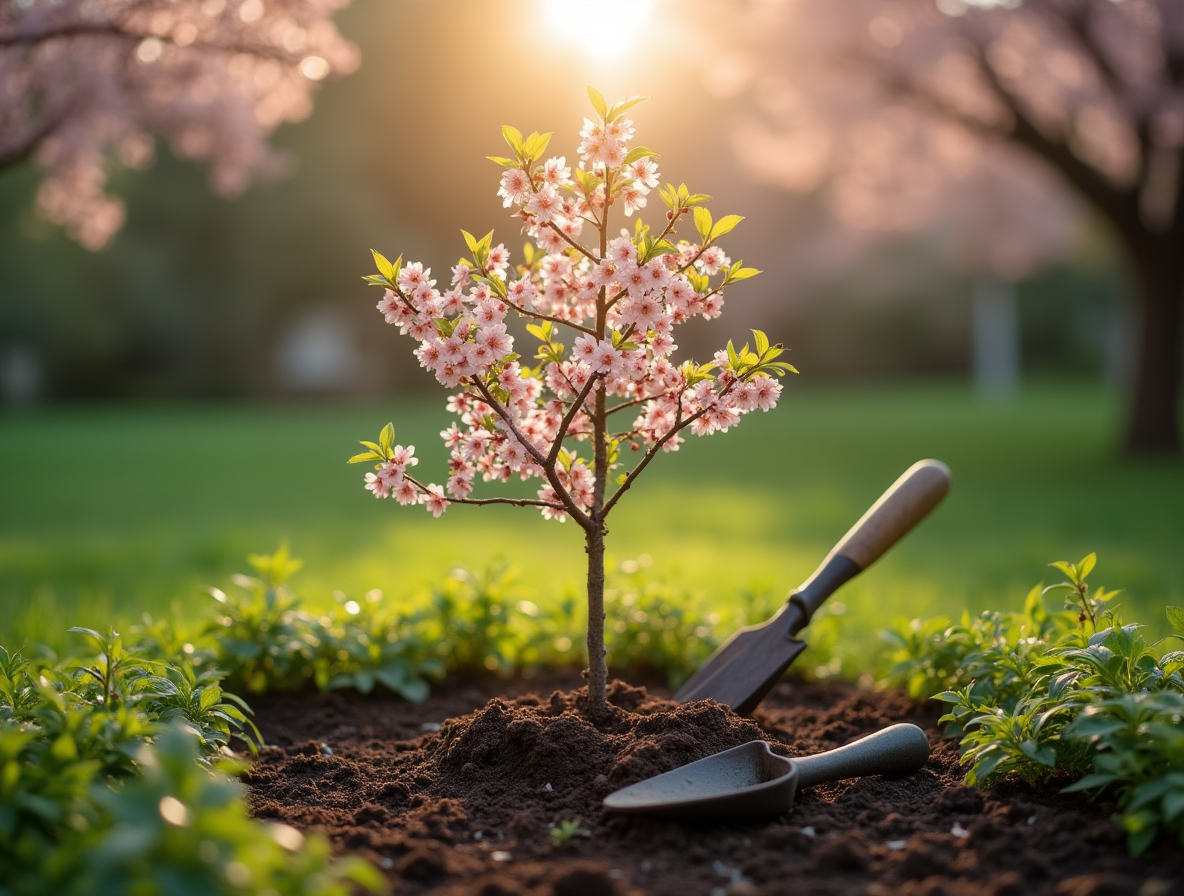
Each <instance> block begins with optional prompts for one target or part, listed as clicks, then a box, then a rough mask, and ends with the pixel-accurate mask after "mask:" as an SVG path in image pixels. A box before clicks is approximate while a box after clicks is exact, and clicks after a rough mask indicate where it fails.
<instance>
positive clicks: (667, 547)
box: [0, 387, 1184, 669]
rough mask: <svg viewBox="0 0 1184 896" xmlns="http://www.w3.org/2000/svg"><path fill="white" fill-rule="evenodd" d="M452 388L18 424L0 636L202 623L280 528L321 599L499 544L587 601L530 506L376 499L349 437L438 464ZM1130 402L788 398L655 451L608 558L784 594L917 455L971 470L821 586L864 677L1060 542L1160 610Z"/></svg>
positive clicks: (467, 562)
mask: <svg viewBox="0 0 1184 896" xmlns="http://www.w3.org/2000/svg"><path fill="white" fill-rule="evenodd" d="M441 405H442V402H432V403H430V404H426V403H412V402H401V403H400V404H399V405H398V406H392V405H391V404H389V403H372V404H334V405H328V404H322V405H293V406H286V407H264V408H260V407H252V406H245V407H236V406H226V405H206V406H188V407H177V406H169V405H162V406H148V407H139V408H127V407H122V408H115V407H85V408H83V407H78V408H59V409H52V410H50V409H47V410H43V411H31V412H28V413H24V414H9V415H5V416H0V495H2V496H3V499H2V500H0V641H2V642H4V643H10V644H18V645H19V643H20V641H21V639H23V638H29V639H30V640H33V641H40V642H45V643H48V644H50V645H52V646H54V647H55V648H60V647H61V646H63V644H64V643H65V642H66V635H65V632H66V629H67V628H68V627H69V626H71V625H74V624H82V625H88V626H91V627H93V628H96V629H103V628H104V627H105V626H106V625H108V624H114V625H115V627H116V628H120V627H121V626H123V628H120V630H124V631H126V626H127V625H129V624H132V623H134V622H137V621H138V620H139V617H140V614H141V613H142V612H143V611H145V610H147V611H148V612H150V613H151V614H152V616H153V617H154V619H156V620H158V621H159V620H168V619H177V618H185V617H189V616H191V615H192V614H193V612H194V610H195V608H198V607H201V606H204V605H205V604H207V603H209V598H208V597H207V596H205V589H206V588H208V587H209V585H210V584H211V583H224V582H227V581H228V580H229V578H230V576H231V575H232V574H234V573H236V572H238V571H239V570H240V569H241V568H242V567H241V563H242V558H243V557H244V556H245V555H246V554H248V553H250V552H252V551H257V550H259V549H260V548H261V547H269V546H274V545H276V544H278V543H280V542H281V541H283V540H285V539H287V540H288V542H289V543H290V544H291V545H292V547H293V550H295V551H296V552H298V553H299V554H300V555H301V556H302V557H303V558H304V559H305V560H306V561H307V568H306V569H305V570H304V571H302V572H301V573H300V578H299V585H300V592H301V594H302V595H303V596H304V603H303V604H302V607H303V609H304V610H305V611H307V612H309V613H314V614H319V613H320V612H322V611H324V610H331V609H333V608H334V607H336V606H340V605H341V604H342V603H343V602H345V601H348V600H351V599H352V600H354V601H356V602H357V603H358V604H359V605H362V606H371V605H375V606H387V605H390V606H391V607H392V609H393V610H398V609H399V608H401V607H407V606H409V604H410V603H413V602H416V601H419V602H422V601H423V600H425V599H426V598H427V597H428V596H429V595H430V593H431V591H432V589H437V588H440V587H442V586H441V585H440V583H441V582H442V581H443V580H444V579H445V576H446V575H447V574H448V571H449V570H451V569H453V568H455V567H457V566H465V567H467V568H469V569H473V570H484V569H487V568H489V567H490V565H491V564H492V563H494V562H495V561H497V560H499V559H500V560H503V561H505V562H506V563H507V564H509V565H511V566H513V567H514V568H515V569H516V570H517V573H518V588H519V591H520V592H521V594H520V599H523V600H529V601H532V602H533V603H534V604H536V605H537V606H538V607H539V608H540V609H544V608H547V607H548V606H549V605H551V604H553V603H554V602H557V601H562V600H565V599H567V597H569V596H571V595H578V594H579V593H581V590H582V586H583V580H584V555H583V551H582V540H581V539H580V538H579V537H578V533H577V532H575V531H574V530H572V529H571V527H570V526H569V525H567V524H557V523H552V522H547V521H545V520H543V519H542V518H541V517H540V516H539V515H538V514H536V513H534V512H531V511H527V510H521V509H519V508H512V507H510V508H496V507H489V508H484V507H483V508H477V507H453V508H451V509H450V510H449V511H448V513H446V514H445V515H444V516H443V517H442V518H441V519H439V520H431V519H430V517H427V516H426V514H425V513H424V511H423V510H422V509H419V508H400V507H398V506H395V505H393V504H392V503H391V502H381V501H376V500H374V499H373V498H372V497H371V496H370V495H369V494H368V493H366V492H365V491H363V489H362V487H361V485H362V483H361V477H360V473H359V472H358V469H357V467H352V468H351V467H349V466H347V465H346V464H344V463H343V462H342V458H343V457H344V456H346V455H348V453H349V451H350V450H351V447H352V444H351V443H352V436H351V433H355V432H358V431H368V430H370V429H373V428H376V424H379V423H381V422H383V421H385V420H388V419H391V418H392V417H395V418H397V419H398V420H399V421H400V437H401V438H403V439H406V440H407V441H408V442H411V443H414V444H417V445H418V446H419V451H418V454H419V455H420V456H421V457H422V458H423V462H422V463H421V466H420V468H419V469H423V470H426V471H428V472H430V471H431V470H432V469H443V466H444V457H445V452H444V450H443V448H442V447H440V445H439V442H438V436H437V433H438V432H439V431H440V430H441V429H443V428H444V426H445V425H447V422H448V418H449V415H448V414H447V413H446V412H445V411H444V410H443V408H442V407H441ZM1117 412H1118V402H1117V398H1116V397H1115V396H1110V397H1107V396H1105V395H1102V394H1099V393H1096V392H1093V391H1089V390H1071V389H1056V390H1051V389H1050V390H1047V391H1037V392H1032V393H1029V394H1026V395H1025V396H1023V397H1022V398H1020V399H1019V400H1017V401H1016V402H1014V403H1010V404H998V405H992V404H976V403H974V402H973V401H972V400H971V399H970V398H969V396H968V394H967V393H966V392H964V391H962V390H959V389H954V388H949V389H941V388H930V387H913V388H900V387H896V388H891V389H887V388H886V389H864V390H843V391H832V390H817V391H808V390H805V389H800V388H793V389H790V390H788V393H787V395H786V397H785V399H784V401H783V406H782V407H779V408H778V410H777V411H776V412H774V413H771V414H760V415H756V416H754V417H752V418H751V419H750V420H748V421H747V422H746V424H745V426H744V427H741V428H739V429H738V430H737V431H736V432H734V433H728V434H727V435H726V436H722V437H718V438H715V439H702V440H693V441H691V442H689V443H688V444H686V445H684V446H683V448H682V449H681V450H680V451H679V452H678V453H676V454H674V455H671V456H670V457H668V458H666V463H664V464H662V465H660V466H659V465H655V467H654V469H653V471H652V475H649V476H648V477H647V478H646V479H645V480H644V481H641V482H639V484H638V486H637V487H636V488H635V489H634V490H633V491H632V492H630V494H629V495H628V497H627V498H626V499H625V500H624V501H623V502H622V503H621V505H620V507H619V508H618V509H617V511H616V512H615V513H614V516H613V522H612V527H611V532H610V533H609V536H608V550H609V554H610V568H622V566H623V564H625V563H627V562H638V561H639V559H640V558H643V557H649V558H652V565H651V566H650V568H649V570H648V575H649V578H650V580H652V581H654V582H660V583H667V584H668V585H669V587H671V588H674V589H675V590H676V591H677V593H678V600H679V601H694V602H697V605H698V606H701V607H702V608H704V612H705V614H710V613H720V614H723V615H728V614H736V615H741V616H744V615H746V614H748V613H749V612H750V608H751V612H753V613H756V612H758V609H757V608H758V607H759V608H762V609H763V608H772V607H774V606H776V605H777V603H778V602H779V601H780V600H782V599H783V598H784V597H785V595H786V593H787V591H788V590H789V588H791V587H793V586H794V585H796V584H798V583H799V582H801V581H803V580H804V579H805V578H806V577H807V576H808V575H809V574H810V573H811V572H812V571H813V569H814V568H815V566H817V564H818V563H819V562H820V561H821V559H822V558H823V557H824V556H825V555H826V553H827V552H828V551H829V550H830V548H831V546H832V545H833V544H834V543H835V541H837V540H838V539H839V538H840V537H841V536H842V534H843V533H844V532H845V531H846V530H847V529H848V527H850V525H851V524H852V523H853V522H854V521H855V520H856V519H858V518H859V516H860V515H861V514H862V513H863V511H864V510H865V509H866V508H867V506H868V505H869V504H870V503H871V502H872V501H874V500H875V499H876V498H877V497H878V496H879V495H880V494H881V492H882V491H883V490H884V489H885V488H887V486H888V485H890V484H891V483H892V482H893V481H894V480H895V479H896V477H897V476H898V475H899V474H900V473H901V472H902V471H903V470H904V469H906V468H907V467H908V466H909V465H910V464H912V463H913V462H914V461H916V460H917V459H919V458H922V457H937V458H940V459H942V460H944V461H946V462H947V463H948V464H949V465H950V467H951V468H952V470H953V474H954V483H953V488H952V490H951V493H950V495H949V497H948V498H947V499H946V501H945V502H944V503H943V504H942V505H941V506H940V507H939V508H938V509H937V510H936V511H935V512H934V514H933V516H932V517H931V518H930V519H929V520H927V521H925V522H923V523H922V524H921V525H920V526H919V527H918V529H917V531H916V532H914V533H913V534H911V535H909V536H908V537H906V538H905V539H904V540H903V541H902V542H901V543H900V544H899V545H897V546H896V547H894V548H893V549H892V550H891V551H890V552H889V553H888V554H887V555H886V556H885V557H883V558H882V559H881V560H879V561H877V563H876V564H875V565H874V566H873V567H872V568H871V569H869V570H868V571H867V572H865V573H864V574H863V575H861V576H859V577H858V578H856V579H855V580H854V581H852V582H850V583H848V584H847V585H845V586H844V587H843V589H842V591H841V592H839V594H838V595H836V596H835V598H833V599H832V601H831V602H830V603H829V604H828V606H831V607H835V606H845V608H846V615H845V619H846V625H845V630H844V631H845V634H844V637H843V642H842V643H840V644H838V649H839V651H840V653H841V654H842V655H844V656H847V657H850V658H852V662H854V664H855V668H856V669H858V668H862V667H865V666H866V663H865V662H864V661H863V660H862V659H861V658H860V657H861V654H866V652H867V651H868V650H869V649H870V648H871V647H872V646H874V644H875V643H876V637H877V635H876V633H877V632H878V630H879V629H882V628H883V627H884V626H886V625H887V624H888V621H889V620H890V619H891V618H892V617H894V616H898V615H899V616H907V617H908V618H910V619H911V618H917V617H926V616H934V615H949V616H954V617H957V615H958V614H960V613H961V611H962V610H963V608H967V609H969V610H970V612H971V613H977V612H978V611H980V610H983V609H987V608H996V609H1018V608H1019V607H1021V606H1022V604H1023V600H1024V595H1025V594H1026V593H1027V591H1028V588H1029V586H1030V584H1031V582H1032V580H1033V579H1035V578H1037V577H1039V576H1041V575H1042V574H1044V571H1045V570H1046V569H1047V567H1046V566H1045V564H1046V562H1047V559H1048V557H1050V556H1051V557H1056V556H1065V555H1076V556H1081V555H1082V554H1084V553H1086V552H1087V551H1089V550H1095V549H1096V550H1098V551H1099V553H1100V554H1101V555H1103V556H1104V557H1105V558H1106V563H1107V568H1108V569H1109V570H1110V571H1111V574H1112V575H1113V577H1114V578H1115V579H1118V580H1121V581H1123V582H1124V584H1125V585H1126V586H1127V589H1128V596H1127V597H1126V598H1124V602H1125V607H1126V609H1127V611H1128V612H1130V613H1131V615H1132V616H1135V617H1137V618H1141V619H1145V620H1148V621H1149V622H1150V623H1151V624H1152V625H1155V624H1156V621H1157V620H1160V619H1162V611H1161V610H1160V609H1158V607H1159V606H1162V602H1163V601H1167V602H1170V603H1175V604H1180V603H1184V556H1182V555H1181V552H1180V550H1179V546H1180V544H1181V543H1184V515H1182V514H1181V511H1180V508H1181V500H1180V496H1181V495H1184V469H1181V468H1180V467H1179V466H1178V465H1173V464H1169V463H1163V464H1151V463H1143V464H1136V463H1129V462H1120V461H1119V460H1117V451H1116V450H1115V449H1114V447H1113V446H1112V443H1111V441H1110V439H1111V435H1110V434H1111V433H1114V432H1116V431H1117V427H1116V425H1115V420H1116V417H1117ZM429 522H430V523H431V524H430V525H428V523H429ZM449 587H459V585H457V586H449ZM335 592H339V593H336V595H335ZM368 595H369V597H367V596H368ZM1007 600H1010V601H1011V603H1010V604H1007V603H1004V601H1007ZM1157 601H1158V602H1160V603H1156V602H1157ZM615 612H616V611H615V610H614V614H615ZM617 621H618V620H617V618H616V616H615V615H610V617H609V620H608V626H609V628H610V629H611V628H613V627H614V626H615V624H616V622H617ZM720 626H722V623H719V624H717V626H716V627H717V629H718V628H719V627H720ZM564 634H565V635H568V636H570V633H569V632H565V633H564ZM717 634H720V632H718V631H717ZM722 634H726V632H723V633H722ZM824 634H825V633H824V632H822V631H819V626H818V625H814V626H812V627H811V630H810V632H809V638H810V640H812V641H813V642H815V643H817V642H818V640H820V639H821V638H822V637H823V636H824ZM650 636H651V637H657V635H655V634H654V633H652V632H651V633H650ZM556 637H559V635H556ZM578 646H579V645H577V647H578ZM540 649H541V648H540ZM805 659H806V657H804V658H803V660H805ZM831 661H832V660H831V658H828V659H827V660H826V662H828V663H829V662H831Z"/></svg>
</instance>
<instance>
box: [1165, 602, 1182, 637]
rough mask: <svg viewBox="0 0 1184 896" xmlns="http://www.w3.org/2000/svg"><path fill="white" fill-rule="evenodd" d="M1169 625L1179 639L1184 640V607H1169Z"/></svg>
mask: <svg viewBox="0 0 1184 896" xmlns="http://www.w3.org/2000/svg"><path fill="white" fill-rule="evenodd" d="M1167 615H1168V625H1170V626H1171V627H1172V631H1173V632H1175V635H1176V637H1177V638H1181V639H1184V607H1168V608H1167Z"/></svg>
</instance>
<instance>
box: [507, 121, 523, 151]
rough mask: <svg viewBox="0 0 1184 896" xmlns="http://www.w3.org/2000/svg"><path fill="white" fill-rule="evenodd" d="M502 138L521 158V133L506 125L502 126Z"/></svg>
mask: <svg viewBox="0 0 1184 896" xmlns="http://www.w3.org/2000/svg"><path fill="white" fill-rule="evenodd" d="M502 137H504V138H505V140H506V143H508V144H509V146H510V149H512V150H514V152H516V153H517V154H518V155H519V156H522V154H523V153H522V132H521V131H520V130H518V129H517V128H515V127H511V126H510V125H508V124H503V125H502Z"/></svg>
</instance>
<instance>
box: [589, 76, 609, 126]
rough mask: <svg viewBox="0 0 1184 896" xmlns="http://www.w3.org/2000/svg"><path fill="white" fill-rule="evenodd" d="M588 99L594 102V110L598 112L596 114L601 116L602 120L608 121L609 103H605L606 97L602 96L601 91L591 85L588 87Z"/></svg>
mask: <svg viewBox="0 0 1184 896" xmlns="http://www.w3.org/2000/svg"><path fill="white" fill-rule="evenodd" d="M588 99H589V100H591V101H592V108H593V109H595V110H596V114H597V115H599V116H600V117H601V119H602V120H603V119H607V118H608V103H606V102H605V101H604V97H603V96H602V95H601V93H600V91H599V90H597V89H596V88H595V87H593V86H592V85H591V84H589V85H588Z"/></svg>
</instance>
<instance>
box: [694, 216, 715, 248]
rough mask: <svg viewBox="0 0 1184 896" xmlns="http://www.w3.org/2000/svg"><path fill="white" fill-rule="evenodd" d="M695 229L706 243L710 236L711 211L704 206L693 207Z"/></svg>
mask: <svg viewBox="0 0 1184 896" xmlns="http://www.w3.org/2000/svg"><path fill="white" fill-rule="evenodd" d="M694 214H695V229H696V230H697V231H699V236H700V237H701V238H702V240H703V242H704V243H706V242H707V241H708V240H709V239H710V238H711V212H709V211H708V210H707V209H705V208H696V209H695V212H694Z"/></svg>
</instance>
